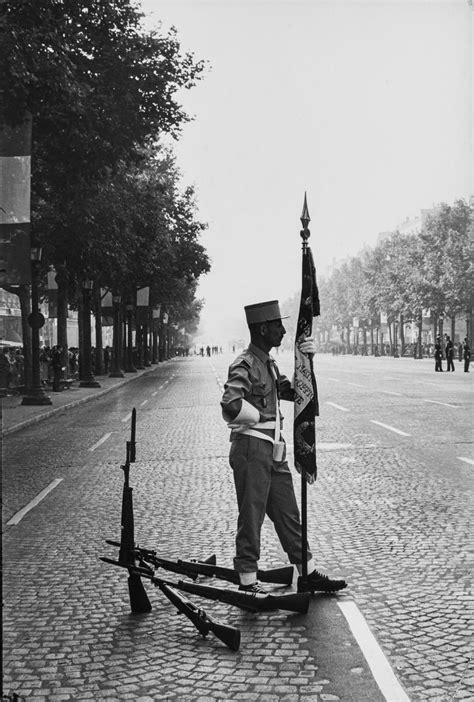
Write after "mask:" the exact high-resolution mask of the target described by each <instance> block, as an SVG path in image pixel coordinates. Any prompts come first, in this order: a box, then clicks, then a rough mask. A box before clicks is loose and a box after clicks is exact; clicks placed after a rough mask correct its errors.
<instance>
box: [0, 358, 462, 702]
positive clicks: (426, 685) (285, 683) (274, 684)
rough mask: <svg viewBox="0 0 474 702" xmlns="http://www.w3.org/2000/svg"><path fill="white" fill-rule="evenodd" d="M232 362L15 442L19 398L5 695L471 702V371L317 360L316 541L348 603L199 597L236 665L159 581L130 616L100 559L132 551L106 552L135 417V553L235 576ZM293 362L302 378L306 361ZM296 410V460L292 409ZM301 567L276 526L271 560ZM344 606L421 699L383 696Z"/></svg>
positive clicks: (143, 381)
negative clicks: (291, 560) (211, 565)
mask: <svg viewBox="0 0 474 702" xmlns="http://www.w3.org/2000/svg"><path fill="white" fill-rule="evenodd" d="M231 360H232V357H231V356H230V355H216V356H213V357H212V358H199V357H189V358H182V359H181V358H180V359H176V360H173V361H169V362H167V363H165V364H160V365H159V366H158V367H155V368H153V369H152V370H151V371H149V372H146V373H143V374H138V376H137V377H135V378H130V377H129V379H128V380H132V381H133V382H127V383H124V384H123V385H122V386H121V387H117V388H115V389H113V388H110V389H111V390H113V391H110V392H107V394H104V395H102V396H98V397H96V399H94V401H92V402H84V403H82V404H78V405H77V406H75V407H73V408H71V409H69V410H68V411H67V412H60V413H57V414H53V415H52V416H50V417H48V418H47V419H44V420H43V421H38V422H35V423H32V424H25V425H24V426H23V427H22V428H20V429H18V430H15V425H16V424H21V422H22V421H24V420H25V417H24V416H23V417H20V410H18V417H17V418H16V419H15V418H14V417H15V411H17V410H16V407H15V406H14V403H13V401H11V402H10V405H9V406H7V405H5V407H4V411H3V413H4V429H5V436H4V440H3V442H4V444H3V453H4V467H3V492H4V511H3V530H4V536H3V549H4V593H5V594H4V602H5V606H4V654H3V666H4V694H6V695H12V694H13V693H17V694H18V695H19V696H20V699H28V700H31V701H32V702H46V701H48V702H49V700H57V701H60V700H72V699H77V700H97V699H111V700H127V699H130V700H141V701H142V702H147V701H152V700H176V701H179V702H195V701H197V702H200V701H204V700H211V699H217V700H255V701H258V702H260V701H265V702H273V701H277V700H287V701H288V702H292V701H293V700H294V701H295V702H299V701H301V702H304V701H306V702H310V701H311V702H314V701H318V700H320V701H321V702H322V701H323V700H324V701H327V702H330V701H335V702H336V701H337V700H341V701H342V702H346V701H347V702H351V701H354V702H371V701H372V700H373V701H374V702H378V701H379V700H380V701H383V700H384V699H390V700H391V701H392V702H399V701H400V700H402V699H410V700H413V701H416V700H420V701H422V700H423V701H424V700H432V701H433V702H451V700H472V699H474V671H473V669H472V663H471V659H470V655H471V650H472V649H471V647H472V599H473V598H472V564H470V563H469V560H468V556H469V552H470V546H471V542H472V527H471V525H472V518H473V514H472V513H473V509H472V494H471V487H472V464H473V460H474V455H473V446H472V428H471V427H470V417H471V416H472V414H471V410H472V385H471V383H470V382H469V381H470V376H464V375H463V374H462V373H455V374H454V373H453V374H444V376H441V377H439V378H438V377H436V378H435V376H434V374H433V373H432V370H433V369H432V363H431V361H420V362H413V360H411V359H398V361H397V360H395V359H388V358H387V359H374V358H361V357H359V358H351V357H347V358H338V359H334V358H331V357H326V356H317V357H316V373H317V377H318V385H319V392H320V400H321V417H320V419H319V420H318V424H317V430H318V443H319V452H318V466H319V476H318V481H317V483H316V485H315V486H313V487H311V488H309V490H308V502H309V507H308V523H309V529H308V531H309V539H310V542H311V544H312V548H313V551H314V553H315V557H316V562H317V567H318V569H320V570H323V571H325V572H328V573H330V574H331V575H337V574H340V575H342V576H344V577H345V578H346V579H347V581H348V583H349V587H348V589H347V590H346V591H344V594H341V595H338V596H314V597H313V599H312V601H311V604H310V611H309V613H308V614H307V615H300V614H291V613H288V612H284V611H278V612H271V613H259V614H250V613H246V612H243V611H241V610H239V609H237V608H232V607H230V606H228V605H225V604H221V603H218V602H215V601H210V600H205V601H204V600H202V599H198V598H196V597H193V596H190V599H192V600H193V601H194V602H195V603H196V604H198V605H199V606H201V607H204V608H205V609H206V611H207V612H208V613H209V614H212V615H213V616H214V617H215V618H217V619H219V620H220V621H222V622H225V623H227V624H230V625H233V626H235V627H238V628H239V629H240V631H241V635H242V641H241V645H240V649H239V651H238V652H232V651H230V650H229V649H227V648H226V647H225V646H224V645H223V644H222V643H221V642H219V641H218V639H217V638H215V637H213V636H212V635H210V636H209V637H207V639H205V640H204V639H202V638H200V636H199V634H198V632H197V631H196V630H195V629H194V627H193V626H192V625H191V624H190V622H189V621H188V620H187V619H186V618H185V617H177V616H175V610H174V608H173V606H172V605H171V604H170V603H169V602H168V601H167V600H166V599H165V598H164V597H163V595H162V594H161V592H160V591H159V589H158V588H152V587H151V585H150V586H148V585H147V592H148V594H149V597H150V600H151V602H152V605H153V610H152V612H150V613H149V614H144V615H132V614H130V607H129V601H128V592H127V583H126V572H125V571H123V572H122V571H120V569H118V568H117V569H114V568H113V567H112V566H109V565H106V564H104V563H102V562H101V561H100V560H99V557H100V556H105V555H109V556H112V557H116V555H117V554H116V552H115V550H114V548H113V547H111V546H108V545H107V544H106V543H105V539H107V538H109V539H115V540H118V539H119V538H120V506H121V493H122V484H123V472H122V471H121V470H120V464H121V463H123V461H124V459H125V442H126V441H127V439H128V438H129V426H130V411H131V409H132V407H136V409H137V461H136V463H135V464H133V465H132V467H131V471H130V484H131V486H132V487H133V488H134V491H133V496H134V507H135V537H136V541H137V542H138V543H139V545H140V546H144V547H149V548H154V549H156V550H157V552H158V553H159V555H161V556H163V557H167V558H187V559H190V558H200V559H201V558H206V557H207V556H209V555H211V554H216V556H217V561H218V564H219V565H226V566H229V567H230V566H231V565H232V557H233V553H234V534H235V524H236V505H235V495H234V487H233V482H232V474H231V470H230V468H229V466H228V460H227V457H228V448H229V443H228V430H227V428H226V426H225V424H224V422H223V421H222V419H221V414H220V407H219V399H220V395H221V387H222V383H223V382H225V378H226V373H227V366H228V364H229V363H230V361H231ZM278 362H279V365H280V369H281V370H282V372H286V373H287V374H288V375H291V372H292V370H291V368H292V358H291V355H285V354H282V355H281V357H280V358H279V359H278ZM437 375H438V374H437ZM471 375H472V374H471ZM435 380H436V383H435ZM434 385H436V386H437V387H436V388H435V387H434ZM384 391H385V394H384ZM68 392H69V393H71V398H72V397H73V392H74V391H73V390H70V391H68ZM89 392H91V391H89ZM91 394H92V393H91ZM64 396H65V394H64V393H63V397H62V398H61V400H62V401H64ZM283 405H284V406H283V414H284V415H285V416H286V422H285V427H286V431H285V432H284V434H285V436H286V438H287V441H288V442H289V454H290V465H292V455H291V441H292V439H291V425H292V408H291V406H290V405H288V404H287V403H283ZM442 405H445V406H442ZM450 407H453V408H457V409H450ZM26 409H28V410H30V408H26ZM384 427H385V428H384ZM386 427H389V430H387V429H386ZM394 429H398V432H399V433H398V434H397V433H394V431H392V430H394ZM104 437H106V438H104ZM55 480H56V481H59V482H58V483H57V484H56V485H55V487H54V489H53V490H52V491H51V492H50V493H49V494H48V495H47V496H46V497H45V498H44V499H43V500H42V501H41V502H39V503H38V504H37V506H35V507H34V509H31V511H29V512H27V513H26V514H25V516H24V517H23V518H22V519H21V520H20V521H18V523H16V524H8V522H9V521H11V520H12V517H14V515H15V514H16V513H17V512H18V511H19V510H21V509H22V508H24V507H25V505H26V504H27V503H29V502H30V500H33V499H34V498H35V496H36V495H38V493H39V492H40V491H41V490H43V489H44V488H45V487H46V486H48V485H50V484H51V483H52V481H55ZM294 480H295V486H296V488H297V490H296V492H297V494H298V492H299V477H298V476H297V474H296V473H294ZM284 563H285V557H284V554H283V552H282V551H281V549H280V546H279V544H278V542H277V540H276V537H275V535H274V532H273V529H272V527H271V525H270V524H269V523H265V525H264V530H263V541H262V560H261V564H260V565H261V567H264V568H270V567H277V566H280V565H282V564H284ZM470 568H471V570H470ZM159 574H160V575H161V576H162V577H168V575H169V574H168V573H166V575H164V574H163V572H162V571H160V573H159ZM171 579H176V578H174V576H172V577H171ZM202 582H206V583H207V582H208V580H203V581H202ZM145 584H146V583H145ZM212 584H213V585H220V586H222V587H224V586H228V585H227V584H225V583H222V581H216V580H212ZM228 587H231V588H233V587H234V586H228ZM290 591H291V590H290V589H282V588H278V587H277V586H275V592H279V593H280V592H290ZM343 603H355V604H356V605H357V607H358V609H359V610H360V612H361V613H362V615H363V617H364V619H365V621H366V622H367V623H368V625H369V627H370V630H371V631H372V633H373V634H374V635H375V638H376V639H377V641H378V644H379V645H380V647H381V649H382V651H383V653H384V654H385V656H386V657H387V659H388V662H389V664H390V666H391V668H392V670H393V671H394V674H395V676H396V678H398V681H399V683H400V688H399V689H400V690H404V691H405V692H406V696H405V697H403V698H402V697H396V696H391V697H390V696H388V695H387V693H384V692H383V691H382V690H381V688H379V685H378V684H377V681H376V679H375V677H374V675H373V673H372V672H371V669H370V667H369V662H368V661H367V660H366V657H365V656H364V653H363V651H362V650H361V646H360V642H359V641H358V638H357V635H356V634H355V633H354V632H353V631H352V630H351V629H350V626H349V623H348V620H346V618H345V616H344V609H343V607H341V606H340V605H341V604H343Z"/></svg>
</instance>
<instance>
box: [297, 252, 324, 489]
mask: <svg viewBox="0 0 474 702" xmlns="http://www.w3.org/2000/svg"><path fill="white" fill-rule="evenodd" d="M302 273H303V276H302V278H303V281H302V287H301V301H300V309H299V314H298V326H297V328H296V338H295V381H294V383H295V415H294V416H295V418H294V424H293V447H294V456H295V468H296V470H297V471H298V472H299V473H302V472H303V470H304V473H305V474H306V481H307V482H308V483H313V482H314V481H315V480H316V476H317V465H316V419H315V418H316V417H317V416H319V402H318V389H317V386H316V378H315V375H314V370H313V359H312V358H309V356H307V355H306V354H305V353H303V352H302V351H300V349H299V346H300V344H301V343H302V342H303V341H304V340H305V339H306V338H307V337H309V336H311V333H312V330H313V317H317V316H319V314H320V307H319V291H318V285H317V283H316V269H315V267H314V262H313V255H312V253H311V249H310V248H309V246H307V245H305V246H304V248H303V265H302Z"/></svg>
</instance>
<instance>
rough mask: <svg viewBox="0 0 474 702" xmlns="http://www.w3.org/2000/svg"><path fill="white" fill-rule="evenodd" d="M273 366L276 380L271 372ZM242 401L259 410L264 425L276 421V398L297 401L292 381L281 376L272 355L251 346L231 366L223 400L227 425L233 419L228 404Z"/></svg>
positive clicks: (223, 410)
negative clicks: (271, 365)
mask: <svg viewBox="0 0 474 702" xmlns="http://www.w3.org/2000/svg"><path fill="white" fill-rule="evenodd" d="M272 363H273V364H274V366H273V367H274V369H275V374H276V378H275V375H274V374H273V372H272V371H271V367H270V364H272ZM240 399H242V400H247V402H249V403H250V404H251V405H253V406H254V407H256V409H258V411H259V412H260V421H261V422H267V421H275V418H276V406H277V405H276V403H277V399H282V400H289V401H293V400H294V390H293V388H292V387H291V382H290V380H289V379H288V378H287V377H286V376H285V375H281V374H280V372H279V370H278V368H277V367H276V364H275V360H274V359H273V358H272V356H270V355H269V354H267V353H265V352H264V351H262V350H261V349H259V348H258V347H257V346H254V344H252V343H251V344H250V345H249V347H248V348H247V349H246V350H245V351H243V353H241V354H240V356H237V358H236V359H235V361H234V362H233V363H232V364H231V366H230V367H229V375H228V378H227V382H226V384H225V385H224V394H223V396H222V400H221V407H222V415H223V417H224V419H225V420H226V422H230V421H232V419H233V416H232V413H231V412H230V411H229V405H230V404H231V403H234V404H235V400H240ZM282 419H283V418H282ZM270 433H272V432H270ZM231 438H232V436H231Z"/></svg>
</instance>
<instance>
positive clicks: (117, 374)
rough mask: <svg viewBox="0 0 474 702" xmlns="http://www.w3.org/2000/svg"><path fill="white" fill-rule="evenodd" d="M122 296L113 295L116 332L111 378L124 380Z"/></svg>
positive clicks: (114, 333) (114, 332)
mask: <svg viewBox="0 0 474 702" xmlns="http://www.w3.org/2000/svg"><path fill="white" fill-rule="evenodd" d="M120 301H121V297H120V295H112V305H113V308H114V331H113V335H114V336H113V348H112V367H111V369H110V373H109V378H123V377H124V374H123V373H122V370H121V368H120V352H121V348H122V340H121V331H122V326H121V323H120Z"/></svg>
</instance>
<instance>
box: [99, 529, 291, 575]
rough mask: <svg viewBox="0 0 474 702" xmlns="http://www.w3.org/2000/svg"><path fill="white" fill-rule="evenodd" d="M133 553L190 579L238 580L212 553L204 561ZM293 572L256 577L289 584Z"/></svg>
mask: <svg viewBox="0 0 474 702" xmlns="http://www.w3.org/2000/svg"><path fill="white" fill-rule="evenodd" d="M106 543H108V544H110V546H120V544H119V543H117V541H110V540H109V539H106ZM133 555H134V556H135V558H136V559H138V560H139V561H140V564H141V565H142V564H143V563H152V564H153V565H154V566H155V567H156V568H164V569H165V570H170V571H171V572H172V573H179V574H181V575H186V576H187V577H188V578H192V580H196V579H197V577H198V576H199V575H205V576H208V577H216V578H219V579H220V580H227V582H229V583H234V585H238V584H239V582H240V581H239V574H238V573H237V572H236V571H235V570H233V569H232V568H224V567H223V566H218V565H216V557H215V556H214V555H213V556H210V557H209V558H207V559H206V560H205V561H201V560H194V559H193V560H191V561H186V560H183V559H181V558H180V559H178V560H176V561H170V560H167V559H166V558H161V556H157V555H156V551H152V550H151V549H148V548H141V547H138V546H137V547H136V548H135V549H134V550H133ZM293 574H294V570H293V566H283V567H282V568H271V569H270V570H259V571H257V578H258V579H259V580H260V581H261V582H262V583H275V584H277V585H291V583H292V582H293Z"/></svg>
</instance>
